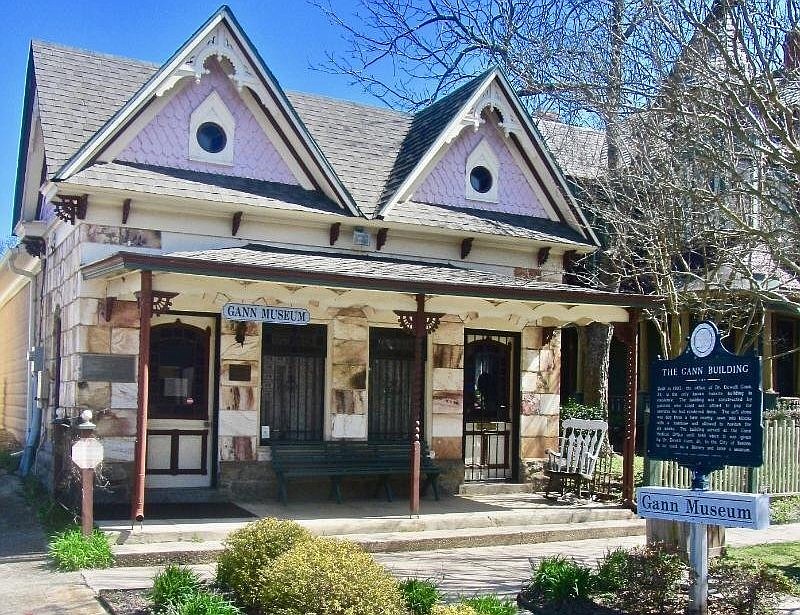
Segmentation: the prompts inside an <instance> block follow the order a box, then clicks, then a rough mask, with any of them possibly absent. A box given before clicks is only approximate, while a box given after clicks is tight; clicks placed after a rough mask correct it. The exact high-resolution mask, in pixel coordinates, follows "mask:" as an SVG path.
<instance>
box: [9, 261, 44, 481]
mask: <svg viewBox="0 0 800 615" xmlns="http://www.w3.org/2000/svg"><path fill="white" fill-rule="evenodd" d="M17 254H19V246H17V247H15V248H12V253H11V254H10V255H9V258H8V269H9V271H11V273H13V274H15V275H19V276H23V277H26V278H28V279H29V280H30V281H31V282H30V285H31V291H30V293H28V349H30V348H33V347H34V346H35V345H36V341H35V340H34V335H35V331H36V323H35V320H36V313H35V311H34V306H35V305H36V283H35V282H36V274H35V273H31V272H30V271H25V270H24V269H20V268H19V267H17V266H16V265H15V264H14V258H15V256H16V255H17ZM27 380H28V403H27V417H26V420H27V428H28V433H27V437H26V439H25V449H24V450H23V453H22V460H21V461H20V464H19V473H20V476H27V475H28V472H30V470H31V467H32V466H33V457H34V454H35V451H36V447H37V446H38V444H39V436H40V435H41V431H42V410H41V408H40V407H39V404H38V403H36V381H35V379H34V378H33V377H32V374H31V370H30V369H28V375H27Z"/></svg>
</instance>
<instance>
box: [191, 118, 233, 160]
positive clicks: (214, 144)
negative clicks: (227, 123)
mask: <svg viewBox="0 0 800 615" xmlns="http://www.w3.org/2000/svg"><path fill="white" fill-rule="evenodd" d="M197 143H198V144H199V145H200V147H202V148H203V149H204V150H205V151H207V152H208V153H209V154H218V153H219V152H221V151H222V150H224V149H225V146H226V145H227V143H228V137H227V136H226V135H225V131H224V130H223V128H222V126H220V125H219V124H215V123H214V122H203V123H202V124H200V126H199V127H198V128H197Z"/></svg>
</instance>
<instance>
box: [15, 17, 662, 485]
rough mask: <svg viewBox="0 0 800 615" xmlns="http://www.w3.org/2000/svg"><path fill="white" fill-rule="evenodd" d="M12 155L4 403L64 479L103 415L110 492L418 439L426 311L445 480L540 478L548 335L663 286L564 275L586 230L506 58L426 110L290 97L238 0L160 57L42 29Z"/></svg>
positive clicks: (549, 413) (429, 413)
mask: <svg viewBox="0 0 800 615" xmlns="http://www.w3.org/2000/svg"><path fill="white" fill-rule="evenodd" d="M19 161H20V163H19V170H18V182H17V197H16V202H15V209H14V232H15V233H16V234H17V235H18V236H19V237H20V238H21V240H22V244H23V246H24V248H25V249H17V250H15V251H12V252H11V253H10V254H9V255H8V256H7V257H6V262H7V263H9V265H10V266H11V267H13V269H11V270H6V269H4V270H3V272H2V276H3V277H2V278H0V282H2V283H3V287H2V294H0V300H2V303H0V319H2V323H3V325H4V336H3V339H4V344H9V346H8V347H6V349H5V350H4V352H3V353H0V354H3V355H6V354H8V355H9V356H11V355H13V357H14V359H13V365H10V364H9V366H8V367H7V368H5V371H4V373H3V374H0V376H2V377H3V378H10V379H11V380H13V378H11V376H9V375H10V374H12V373H13V374H15V376H14V378H16V380H14V387H15V389H14V390H15V393H14V395H13V396H4V397H3V398H2V400H1V401H2V403H3V406H2V407H0V417H3V423H4V424H8V425H13V426H14V427H13V429H15V430H17V431H18V432H20V435H21V436H22V435H26V439H27V443H28V455H27V457H26V464H28V465H29V464H30V463H31V461H32V460H33V455H32V453H33V451H34V449H35V450H36V456H35V469H36V471H37V472H39V473H40V474H42V475H44V476H47V477H49V478H50V480H52V481H53V484H54V485H55V486H56V487H58V486H59V482H60V481H62V480H63V479H64V477H65V476H66V475H67V474H69V472H67V470H68V469H69V468H70V467H71V465H70V463H69V461H68V457H67V455H68V451H69V443H70V441H71V439H72V438H73V437H74V436H75V430H74V427H75V425H76V422H77V418H76V417H78V415H79V414H80V412H81V411H82V410H83V409H86V408H89V409H91V410H92V411H93V412H94V421H95V422H96V424H97V433H98V435H99V436H100V437H102V439H103V443H104V447H105V454H106V461H105V464H104V469H103V473H104V477H105V478H106V479H107V480H108V481H109V484H110V486H111V492H110V494H106V495H104V497H113V498H115V499H120V500H125V499H127V498H129V497H131V496H132V494H133V497H134V498H135V497H137V496H136V493H138V490H140V489H141V488H142V487H143V486H147V487H148V488H170V489H180V488H190V487H214V488H217V489H219V490H220V491H223V492H224V493H226V494H229V495H232V496H238V497H242V496H248V497H272V496H274V494H275V485H274V476H273V475H272V473H271V471H270V450H271V448H270V447H271V446H272V445H273V444H274V443H275V442H279V441H280V442H284V441H322V440H329V439H348V440H365V439H370V440H387V439H389V440H397V439H399V440H403V441H409V439H410V437H411V432H412V425H413V423H412V420H413V412H414V409H415V407H416V404H415V402H416V400H414V399H413V397H414V396H413V395H412V391H413V390H414V385H413V380H414V378H413V371H414V368H415V365H419V363H415V359H414V339H415V338H414V337H412V336H411V335H409V333H408V332H407V329H408V328H409V325H410V324H413V321H414V318H415V317H416V315H418V314H420V313H421V312H422V311H423V310H424V315H425V323H424V324H425V326H426V327H427V332H428V335H427V337H426V338H425V352H424V356H425V357H427V360H426V361H425V364H424V373H423V376H424V383H423V387H422V391H421V393H420V397H421V398H422V399H420V400H419V403H420V407H421V408H422V411H421V423H422V432H423V438H424V441H425V442H426V443H427V444H428V446H429V447H430V449H431V451H432V452H433V453H434V454H435V459H436V462H437V463H438V464H439V465H441V466H442V467H444V468H445V469H446V470H447V476H446V480H445V483H446V484H447V485H448V486H449V488H450V489H455V488H457V486H458V485H459V484H460V483H462V482H464V481H469V480H511V481H524V480H525V478H526V476H525V474H526V472H525V463H526V462H527V461H529V460H534V459H541V458H543V457H544V456H545V449H546V448H547V447H549V446H553V445H554V444H555V442H556V438H557V436H558V430H559V427H558V411H559V402H560V397H559V380H560V375H559V366H560V358H559V347H560V346H559V344H560V335H559V329H558V328H559V327H561V326H563V325H567V324H571V323H572V324H586V323H589V322H594V321H599V322H613V323H618V324H620V326H621V327H624V326H627V323H628V321H629V318H630V313H629V309H628V308H630V307H631V306H634V307H635V306H637V305H646V304H648V303H649V302H650V301H651V300H650V299H649V298H645V297H638V296H625V295H619V294H614V293H608V292H601V291H594V290H591V289H587V288H580V287H576V286H570V285H568V284H564V283H562V261H563V259H564V258H565V255H566V257H567V258H572V257H574V256H575V255H581V254H585V253H587V252H590V251H592V250H595V249H596V246H597V242H596V239H595V237H594V235H593V233H592V231H591V229H590V228H589V227H588V225H587V223H586V220H585V218H584V217H583V215H582V213H581V211H580V208H579V207H578V205H577V203H576V202H575V200H574V199H573V197H572V196H571V194H570V191H569V189H568V186H567V183H566V181H565V178H564V176H563V175H562V173H561V171H560V170H559V168H558V166H557V165H556V164H555V163H554V161H553V158H552V157H551V155H550V154H549V153H548V150H547V148H546V146H545V145H544V142H543V141H542V138H541V136H540V135H539V133H538V132H537V130H536V129H535V128H534V126H533V124H532V122H531V119H530V118H529V117H528V115H527V114H526V112H525V110H524V108H523V106H522V105H521V104H520V102H519V100H518V99H517V98H516V97H515V95H514V93H513V91H512V90H511V89H510V87H509V85H508V83H507V81H506V79H505V78H504V77H503V75H502V74H501V73H500V72H498V71H489V72H487V73H485V74H483V75H481V76H479V77H477V78H475V79H473V80H472V81H470V82H468V83H466V84H465V85H464V86H462V87H461V88H459V89H458V90H456V91H455V92H453V93H452V94H450V95H448V96H446V97H444V98H443V99H441V100H439V101H438V102H436V103H434V104H432V105H431V106H430V107H428V108H426V109H424V110H422V111H420V112H419V113H417V114H415V115H409V114H405V113H399V112H395V111H390V110H386V109H380V108H374V107H369V106H365V105H360V104H355V103H351V102H346V101H340V100H333V99H330V98H325V97H321V96H315V95H310V94H300V93H294V92H284V91H283V90H282V89H281V88H280V86H279V84H278V82H277V80H276V79H275V77H274V76H273V75H272V73H271V72H270V71H269V69H268V68H267V66H266V65H265V64H264V62H263V61H262V60H261V58H260V56H259V55H258V53H257V51H256V50H255V49H254V48H253V46H252V44H251V43H250V41H249V39H248V38H247V35H246V34H245V32H244V31H243V29H242V28H241V26H240V25H239V24H238V23H237V22H236V20H235V18H234V17H233V15H232V14H231V12H230V11H229V10H228V9H227V8H223V9H221V10H220V11H219V12H217V13H216V14H215V15H213V16H212V17H211V18H210V19H209V20H208V21H207V22H206V23H205V24H203V25H202V26H201V27H200V29H199V30H198V31H197V33H196V34H194V35H193V36H192V37H191V38H190V39H189V40H188V41H186V42H185V43H184V44H183V45H181V46H180V48H179V49H178V50H177V51H176V53H175V55H173V56H172V57H171V58H170V59H168V60H167V61H166V62H165V63H164V64H163V65H162V66H156V65H153V64H149V63H144V62H139V61H136V60H129V59H123V58H117V57H112V56H106V55H102V54H98V53H93V52H88V51H82V50H77V49H70V48H67V47H62V46H59V45H54V44H50V43H41V42H34V43H33V44H32V46H31V52H30V58H29V64H28V77H27V84H26V95H25V107H24V125H23V132H22V138H21V145H20V156H19ZM20 269H24V272H22V273H23V275H16V274H14V275H12V274H11V273H10V272H11V271H19V270H20ZM25 272H30V273H25ZM26 276H32V277H26ZM226 304H242V305H245V306H254V305H255V306H262V307H264V306H269V307H276V308H287V307H291V308H298V309H299V310H297V311H291V310H285V309H279V310H277V311H273V312H272V313H271V315H272V316H273V317H275V319H276V320H278V321H281V322H279V323H272V324H261V323H260V322H255V320H257V316H255V315H254V314H253V313H250V314H249V315H248V310H247V309H246V308H242V309H240V310H239V311H238V314H239V315H238V316H236V317H238V318H244V319H248V318H249V319H250V320H251V322H237V321H236V320H229V319H227V318H226V317H225V315H224V314H222V310H223V306H225V305H226ZM151 312H152V317H151ZM635 313H636V312H635V310H634V311H633V314H634V315H635ZM227 314H228V315H229V316H234V313H232V312H228V313H227ZM305 318H310V322H309V323H308V324H305V323H304V322H302V323H301V324H292V323H296V322H297V319H300V320H301V321H302V320H303V319H305ZM12 333H13V335H12ZM10 340H14V341H13V348H12V347H11V346H10V345H11V344H12V342H11V341H10ZM28 348H30V349H32V350H31V353H30V357H28V355H27V354H26V351H27V349H28ZM29 358H30V360H31V361H30V363H29V362H28V359H29ZM8 361H11V359H8ZM3 365H5V364H0V366H3ZM29 367H30V369H28V368H29ZM22 373H26V374H33V375H32V376H31V378H30V382H29V383H24V382H22V381H20V380H19V375H20V374H22ZM148 374H149V375H148ZM26 386H28V391H29V392H28V394H27V395H24V391H25V387H26ZM26 415H27V416H28V421H27V425H28V427H29V430H28V433H27V434H22V433H21V431H22V429H21V425H22V424H23V423H24V421H23V417H24V416H26ZM39 425H40V426H41V433H39V432H38V426H39ZM145 432H146V440H145V439H144V437H143V436H144V434H145ZM137 433H138V434H139V443H140V444H145V443H146V447H144V446H137ZM141 470H144V475H143V476H140V471H141ZM142 479H143V480H144V484H143V483H142ZM324 495H325V493H323V492H322V491H321V492H320V497H324Z"/></svg>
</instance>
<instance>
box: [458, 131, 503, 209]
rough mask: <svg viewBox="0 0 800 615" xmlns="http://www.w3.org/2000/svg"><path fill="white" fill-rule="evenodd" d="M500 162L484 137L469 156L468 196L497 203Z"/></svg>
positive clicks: (466, 175) (467, 165)
mask: <svg viewBox="0 0 800 615" xmlns="http://www.w3.org/2000/svg"><path fill="white" fill-rule="evenodd" d="M499 182H500V163H499V161H498V159H497V155H496V154H495V153H494V151H493V150H492V147H491V146H490V145H489V143H488V142H487V141H486V139H482V140H481V142H480V143H478V145H477V146H476V147H475V149H474V150H472V153H471V154H470V155H469V156H468V157H467V164H466V169H465V190H466V197H467V198H468V199H470V200H472V201H486V202H487V203H497V201H498V196H497V194H498V191H497V190H498V184H499Z"/></svg>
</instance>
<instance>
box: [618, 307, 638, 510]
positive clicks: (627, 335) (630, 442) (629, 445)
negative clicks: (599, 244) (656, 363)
mask: <svg viewBox="0 0 800 615" xmlns="http://www.w3.org/2000/svg"><path fill="white" fill-rule="evenodd" d="M640 313H641V312H640V310H638V309H630V308H629V309H628V322H627V323H625V324H624V325H617V327H618V328H619V329H620V330H621V331H620V333H622V335H620V336H619V337H620V339H621V340H622V341H623V342H624V343H625V345H626V346H627V347H628V361H627V362H628V369H627V383H626V384H627V387H626V391H627V399H626V402H627V403H626V409H627V412H626V414H625V443H624V445H623V449H622V503H623V504H624V505H625V506H629V507H633V505H634V502H633V496H634V492H633V489H634V481H633V475H634V467H633V461H634V456H635V455H636V403H637V399H638V387H637V377H638V367H639V358H638V352H639V315H640Z"/></svg>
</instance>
